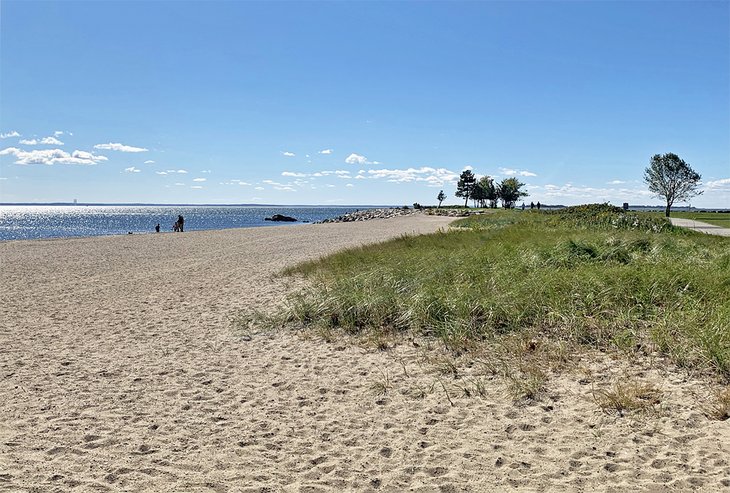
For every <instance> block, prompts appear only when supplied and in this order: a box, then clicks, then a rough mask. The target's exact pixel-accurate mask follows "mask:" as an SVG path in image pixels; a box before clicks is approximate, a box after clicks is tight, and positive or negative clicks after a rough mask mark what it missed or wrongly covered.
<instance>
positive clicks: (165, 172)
mask: <svg viewBox="0 0 730 493" xmlns="http://www.w3.org/2000/svg"><path fill="white" fill-rule="evenodd" d="M155 173H156V174H158V175H166V174H167V171H155Z"/></svg>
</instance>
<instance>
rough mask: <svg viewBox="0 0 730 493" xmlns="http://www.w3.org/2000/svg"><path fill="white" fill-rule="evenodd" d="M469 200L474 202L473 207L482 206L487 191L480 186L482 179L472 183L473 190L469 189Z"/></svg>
mask: <svg viewBox="0 0 730 493" xmlns="http://www.w3.org/2000/svg"><path fill="white" fill-rule="evenodd" d="M471 200H472V202H473V203H474V207H477V205H478V206H479V207H484V202H485V201H486V200H487V191H486V190H485V189H484V187H483V186H482V180H481V179H479V180H478V181H477V182H476V183H475V184H474V190H472V191H471Z"/></svg>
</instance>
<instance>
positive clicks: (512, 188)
mask: <svg viewBox="0 0 730 493" xmlns="http://www.w3.org/2000/svg"><path fill="white" fill-rule="evenodd" d="M524 186H525V184H524V183H522V182H520V181H519V180H518V179H517V178H505V179H504V180H502V181H501V182H500V183H499V185H497V197H498V198H499V199H500V200H501V201H502V207H504V208H505V209H511V208H512V207H514V204H515V202H517V201H518V200H519V199H520V197H527V196H528V195H529V194H528V193H527V192H526V191H524V190H522V187H524Z"/></svg>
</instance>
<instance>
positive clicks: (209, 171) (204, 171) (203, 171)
mask: <svg viewBox="0 0 730 493" xmlns="http://www.w3.org/2000/svg"><path fill="white" fill-rule="evenodd" d="M201 173H212V171H211V170H209V169H204V170H202V171H201Z"/></svg>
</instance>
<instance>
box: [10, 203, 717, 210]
mask: <svg viewBox="0 0 730 493" xmlns="http://www.w3.org/2000/svg"><path fill="white" fill-rule="evenodd" d="M33 206H43V207H252V208H253V207H262V208H263V207H292V208H294V207H310V208H328V207H355V208H360V209H390V208H401V207H403V206H402V205H387V204H386V205H382V204H381V205H378V204H316V205H308V204H162V203H160V204H157V203H146V202H78V203H73V202H0V207H33ZM407 207H410V205H408V206H407ZM434 207H435V206H434ZM450 207H462V206H461V205H459V204H451V205H442V206H441V208H450ZM541 207H542V208H543V209H562V208H564V207H569V206H567V205H563V204H541ZM665 207H666V206H665V205H663V204H660V205H630V206H629V210H631V211H639V212H656V211H662V212H663V211H664V209H665ZM470 208H471V209H473V208H474V207H470ZM519 208H520V207H516V209H519ZM672 210H673V211H677V212H688V211H694V212H730V208H727V207H687V206H675V207H672Z"/></svg>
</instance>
